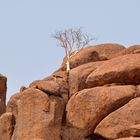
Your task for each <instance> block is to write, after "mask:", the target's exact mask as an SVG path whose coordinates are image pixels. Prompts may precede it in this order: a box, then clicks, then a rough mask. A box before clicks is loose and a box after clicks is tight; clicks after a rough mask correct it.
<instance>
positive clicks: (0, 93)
mask: <svg viewBox="0 0 140 140" xmlns="http://www.w3.org/2000/svg"><path fill="white" fill-rule="evenodd" d="M6 91H7V78H6V77H5V76H3V75H1V74H0V116H1V115H2V113H4V112H5V110H6Z"/></svg>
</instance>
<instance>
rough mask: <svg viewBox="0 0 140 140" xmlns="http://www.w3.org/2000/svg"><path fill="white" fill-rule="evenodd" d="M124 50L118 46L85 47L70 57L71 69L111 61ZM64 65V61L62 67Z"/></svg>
mask: <svg viewBox="0 0 140 140" xmlns="http://www.w3.org/2000/svg"><path fill="white" fill-rule="evenodd" d="M124 49H125V47H124V46H122V45H119V44H100V45H95V46H89V47H86V48H84V49H81V50H80V51H79V52H78V53H77V54H74V55H73V56H72V57H71V61H70V64H71V68H75V67H77V66H79V65H82V64H85V63H88V62H93V61H102V60H107V59H111V58H113V57H115V56H116V54H117V53H120V51H122V50H124ZM65 63H66V62H65V59H64V61H63V64H62V66H64V67H65Z"/></svg>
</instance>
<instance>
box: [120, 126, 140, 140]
mask: <svg viewBox="0 0 140 140" xmlns="http://www.w3.org/2000/svg"><path fill="white" fill-rule="evenodd" d="M131 136H137V137H138V136H139V137H140V124H137V125H132V126H129V127H126V128H124V130H123V131H121V132H120V133H119V134H118V137H131Z"/></svg>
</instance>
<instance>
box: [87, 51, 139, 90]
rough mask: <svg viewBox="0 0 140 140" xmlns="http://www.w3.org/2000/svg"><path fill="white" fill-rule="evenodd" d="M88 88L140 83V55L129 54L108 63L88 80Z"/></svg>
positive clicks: (94, 72)
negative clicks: (111, 84)
mask: <svg viewBox="0 0 140 140" xmlns="http://www.w3.org/2000/svg"><path fill="white" fill-rule="evenodd" d="M86 83H87V86H88V87H95V86H101V85H105V84H110V83H120V84H138V83H140V54H129V55H124V56H120V57H117V58H113V59H111V60H108V61H106V62H105V63H104V64H102V65H101V66H100V67H98V68H97V69H96V70H95V71H93V72H92V73H91V74H90V75H89V76H88V78H87V81H86Z"/></svg>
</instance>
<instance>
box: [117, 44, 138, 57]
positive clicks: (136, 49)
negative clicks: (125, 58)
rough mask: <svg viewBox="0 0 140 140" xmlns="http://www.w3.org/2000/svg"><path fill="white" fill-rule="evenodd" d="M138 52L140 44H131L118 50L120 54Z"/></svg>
mask: <svg viewBox="0 0 140 140" xmlns="http://www.w3.org/2000/svg"><path fill="white" fill-rule="evenodd" d="M134 53H140V45H133V46H130V47H129V48H126V49H124V50H122V51H121V52H120V54H121V55H126V54H134Z"/></svg>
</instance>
